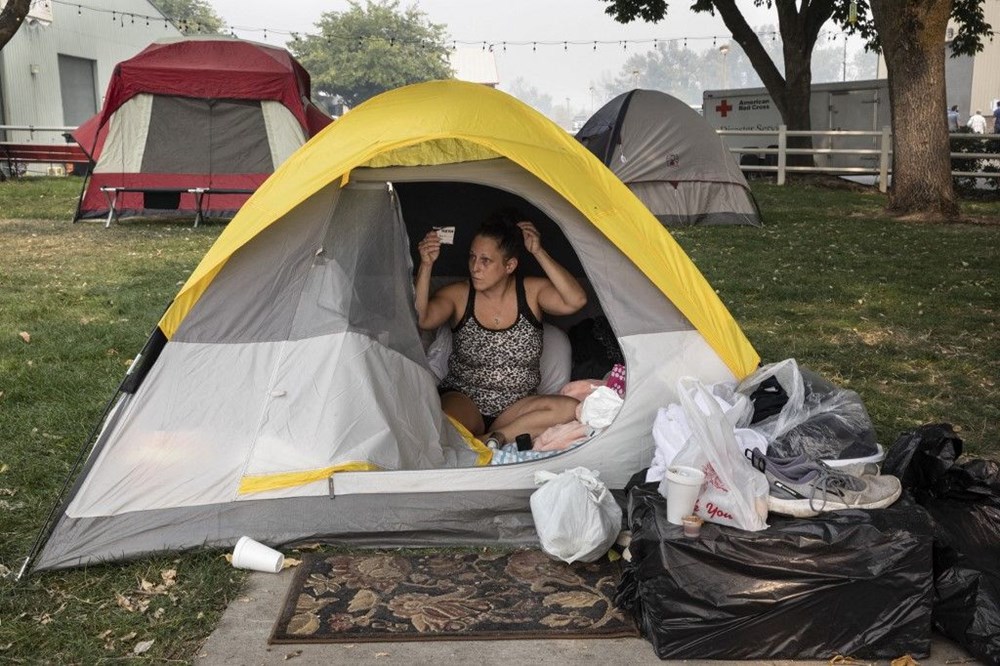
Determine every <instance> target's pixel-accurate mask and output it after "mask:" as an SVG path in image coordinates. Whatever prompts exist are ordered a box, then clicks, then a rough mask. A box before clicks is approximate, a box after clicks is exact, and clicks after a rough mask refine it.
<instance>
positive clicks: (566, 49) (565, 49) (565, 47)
mask: <svg viewBox="0 0 1000 666" xmlns="http://www.w3.org/2000/svg"><path fill="white" fill-rule="evenodd" d="M568 50H569V44H567V43H566V42H563V51H568Z"/></svg>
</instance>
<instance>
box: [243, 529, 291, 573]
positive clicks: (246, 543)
mask: <svg viewBox="0 0 1000 666" xmlns="http://www.w3.org/2000/svg"><path fill="white" fill-rule="evenodd" d="M284 564H285V556H284V555H282V554H281V553H279V552H278V551H276V550H275V549H273V548H269V547H267V546H265V545H264V544H262V543H260V542H258V541H254V540H253V539H251V538H250V537H248V536H242V537H240V540H239V541H237V542H236V547H235V548H233V566H234V567H236V568H237V569H252V570H253V571H263V572H265V573H278V572H279V571H281V567H282V566H284Z"/></svg>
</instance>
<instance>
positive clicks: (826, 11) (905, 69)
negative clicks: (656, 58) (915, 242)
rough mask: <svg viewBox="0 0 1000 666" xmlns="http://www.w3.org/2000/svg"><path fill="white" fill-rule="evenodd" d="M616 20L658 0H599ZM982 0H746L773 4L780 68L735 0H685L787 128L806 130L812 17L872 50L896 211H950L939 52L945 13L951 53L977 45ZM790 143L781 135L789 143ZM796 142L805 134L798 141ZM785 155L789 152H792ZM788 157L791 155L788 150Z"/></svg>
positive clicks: (654, 15) (661, 5)
mask: <svg viewBox="0 0 1000 666" xmlns="http://www.w3.org/2000/svg"><path fill="white" fill-rule="evenodd" d="M601 1H602V2H604V3H605V4H607V5H609V6H608V7H607V8H606V12H607V13H608V14H610V15H611V16H613V17H615V19H617V20H618V21H621V22H628V21H632V20H635V19H636V18H642V19H643V20H645V21H653V22H655V21H659V20H660V19H662V18H663V17H664V16H665V15H666V13H667V3H666V2H665V0H601ZM983 1H984V0H892V1H890V0H854V1H852V0H813V1H812V2H802V3H801V5H799V4H798V3H796V2H795V0H754V4H755V5H756V6H758V7H760V6H766V7H774V8H775V10H776V12H777V15H778V26H779V29H780V32H781V38H782V48H783V52H784V56H785V57H784V62H785V65H784V70H785V71H784V74H782V72H780V71H779V70H778V67H777V66H776V64H775V62H774V61H773V60H772V59H771V58H770V57H769V56H768V55H767V53H766V51H765V49H764V48H763V46H762V44H761V42H760V40H759V39H758V37H757V35H756V34H754V32H753V30H751V29H750V27H749V25H748V24H747V22H746V19H745V17H744V16H743V14H742V13H741V11H740V10H739V8H738V7H737V6H736V0H695V3H694V4H693V5H692V6H691V9H692V10H694V11H696V12H711V13H715V12H718V13H719V15H720V16H721V17H722V20H723V22H724V23H725V24H726V27H727V28H728V29H729V31H730V32H731V33H732V35H733V39H734V40H736V42H737V43H738V44H739V45H740V46H741V47H742V48H743V50H744V51H745V52H746V54H747V56H748V57H749V58H750V61H751V62H752V63H753V66H754V69H755V70H757V73H758V74H759V75H760V78H761V80H762V81H763V82H764V85H765V86H766V87H767V89H768V92H769V93H770V94H771V97H772V99H773V100H774V104H775V106H776V107H777V108H778V110H779V111H780V112H781V116H782V118H783V119H784V120H785V123H786V124H787V126H788V128H789V129H790V130H808V129H810V121H809V96H810V88H811V84H812V70H811V66H810V62H811V55H812V51H813V48H814V47H815V44H816V40H817V37H818V35H819V32H820V29H821V27H822V25H823V24H824V23H825V22H826V21H827V20H830V19H833V21H834V22H835V23H837V24H839V25H840V26H842V27H843V29H844V30H845V31H847V32H856V33H859V34H861V35H862V36H863V37H865V38H866V39H867V40H868V43H869V46H870V47H871V48H874V49H881V50H882V52H883V55H884V57H885V61H886V68H887V69H888V72H889V96H890V106H891V109H892V119H893V128H894V131H893V185H892V189H891V191H890V203H889V210H890V211H892V212H894V213H898V214H901V215H908V214H918V213H919V214H922V215H924V216H927V217H948V216H952V215H954V214H956V212H957V206H956V205H955V202H954V191H953V188H952V182H951V173H950V160H949V151H948V130H947V125H946V122H945V116H944V109H945V108H946V105H947V101H946V98H945V80H944V52H945V37H946V29H947V25H948V22H949V20H951V21H954V22H955V23H956V24H957V25H958V32H957V34H956V35H955V37H954V38H953V40H952V41H951V50H952V54H953V55H971V54H973V53H975V52H977V51H980V50H982V38H983V37H992V35H993V31H992V28H991V26H990V25H989V24H987V23H986V21H985V18H984V14H983V11H982V3H983ZM799 143H800V142H798V141H794V139H793V138H790V139H789V146H792V147H798V146H797V145H796V144H799ZM801 143H806V142H804V141H803V142H801ZM793 157H794V156H793ZM790 161H791V159H790Z"/></svg>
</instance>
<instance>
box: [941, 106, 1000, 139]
mask: <svg viewBox="0 0 1000 666" xmlns="http://www.w3.org/2000/svg"><path fill="white" fill-rule="evenodd" d="M994 115H996V114H995V113H994ZM948 131H949V132H957V131H958V104H955V105H954V106H952V107H951V108H950V109H948Z"/></svg>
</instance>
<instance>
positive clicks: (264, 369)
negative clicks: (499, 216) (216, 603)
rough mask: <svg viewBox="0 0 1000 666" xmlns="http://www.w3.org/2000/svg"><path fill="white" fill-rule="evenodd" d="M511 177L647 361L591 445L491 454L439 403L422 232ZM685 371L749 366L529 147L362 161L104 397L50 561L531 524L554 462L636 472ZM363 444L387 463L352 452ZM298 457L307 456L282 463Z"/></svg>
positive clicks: (503, 529) (429, 538)
mask: <svg viewBox="0 0 1000 666" xmlns="http://www.w3.org/2000/svg"><path fill="white" fill-rule="evenodd" d="M504 192H506V193H511V194H513V193H516V194H515V195H514V197H515V198H514V199H513V200H510V203H516V204H519V205H520V206H521V207H522V208H523V209H524V210H525V211H528V212H529V214H530V216H531V217H532V218H533V219H534V220H535V221H536V222H537V223H538V224H539V226H540V227H541V228H543V229H545V234H546V235H545V238H546V241H545V242H546V247H549V248H552V251H553V254H558V255H559V256H563V254H564V253H566V254H567V255H572V257H573V259H572V261H567V264H570V265H573V266H576V267H579V268H580V270H581V272H582V273H584V276H585V279H586V282H587V284H588V285H589V288H590V289H591V290H592V293H593V296H594V299H593V301H592V304H593V306H594V307H595V308H596V310H594V311H593V313H592V314H604V315H605V316H607V317H608V319H609V321H610V322H611V324H612V325H613V327H614V329H615V332H616V334H617V336H618V342H619V344H620V345H621V348H622V351H623V354H624V356H625V357H626V359H627V362H628V363H629V394H628V399H627V401H626V402H625V404H624V405H623V408H622V411H621V412H620V414H619V416H618V418H617V419H616V420H615V423H614V424H612V426H611V427H609V428H608V429H607V430H606V431H604V432H603V433H601V434H600V435H598V436H597V437H595V438H594V439H593V440H592V441H591V442H588V443H587V444H586V445H584V446H581V447H578V448H576V449H573V450H570V451H567V452H564V453H562V454H560V455H558V456H553V457H550V458H544V459H540V460H537V461H533V462H528V463H521V464H516V465H500V466H482V463H481V462H477V459H476V452H475V451H474V450H471V449H469V448H468V446H467V445H466V443H465V442H464V440H463V439H462V438H461V437H460V435H459V433H458V432H457V431H456V430H455V429H454V428H453V427H452V426H451V425H449V423H448V421H447V419H446V418H445V417H444V415H443V414H442V413H441V411H440V403H439V400H438V397H437V392H436V390H435V384H436V380H435V377H434V375H433V373H432V372H431V370H430V367H429V365H428V361H427V359H426V357H425V355H424V352H423V350H422V347H421V346H420V342H419V337H418V331H417V327H416V321H415V311H414V309H413V306H412V302H413V295H412V271H413V264H412V259H411V257H410V251H411V247H412V245H413V243H412V240H413V239H415V238H421V237H422V236H423V234H425V233H426V229H427V225H430V224H454V225H456V226H457V227H459V232H458V233H457V234H456V236H458V237H463V238H464V237H466V236H467V235H468V234H469V233H470V231H471V230H474V229H475V228H476V226H477V225H478V222H479V221H480V220H481V219H484V218H485V216H486V215H487V214H488V212H489V211H490V209H491V208H492V207H493V206H495V205H497V204H499V203H506V202H508V195H504V194H502V193H504ZM476 202H478V204H477V203H476ZM462 254H464V253H462ZM682 375H693V376H698V377H700V378H702V379H703V380H704V381H706V382H709V383H712V382H716V381H722V380H727V379H732V377H733V375H732V373H731V371H730V370H729V369H728V368H727V367H726V366H725V364H724V363H723V362H722V361H721V359H720V358H719V357H718V356H717V354H716V353H715V352H714V351H713V350H712V349H711V348H710V347H709V346H708V345H707V343H706V342H705V340H704V338H703V337H702V335H701V334H700V333H699V332H698V331H697V330H695V329H694V327H693V325H692V324H691V322H690V321H689V320H688V319H687V318H686V317H684V316H683V315H682V314H681V313H680V311H679V310H678V309H677V308H676V306H674V305H673V304H672V303H671V302H670V301H669V300H668V299H665V298H664V296H663V294H662V293H661V292H660V291H659V290H657V289H656V288H655V286H654V285H653V284H652V283H651V282H650V281H649V279H648V278H646V277H645V276H644V275H643V274H642V273H641V271H640V270H639V269H638V268H637V267H636V266H635V264H634V263H633V262H632V261H631V260H630V259H629V258H628V257H626V256H625V255H624V254H623V253H622V252H621V251H620V250H618V249H617V248H615V247H614V246H613V245H612V244H610V243H609V242H608V241H607V239H606V238H604V237H603V236H602V235H601V233H600V232H599V231H598V230H597V229H595V228H594V227H593V225H591V224H589V223H588V222H587V220H586V219H585V218H584V217H583V216H582V214H581V213H580V212H579V211H578V210H577V209H575V208H573V207H572V206H571V205H570V204H569V203H568V202H567V201H566V200H565V199H563V198H562V197H560V196H559V195H558V194H557V193H555V192H554V191H553V190H551V189H550V188H548V187H547V186H545V185H544V184H543V183H541V182H540V181H539V180H538V179H537V178H536V177H534V176H533V175H531V174H530V173H528V172H527V171H525V170H524V169H523V168H521V167H519V166H518V165H516V164H514V163H512V162H510V161H508V160H506V159H494V160H486V161H478V162H469V163H460V164H452V165H436V166H418V167H389V168H380V169H366V168H360V169H357V170H355V171H354V172H353V173H352V176H351V183H350V184H349V185H348V186H346V187H341V186H340V185H339V183H338V182H332V183H330V185H329V186H327V187H325V188H323V189H321V190H320V191H319V192H317V193H316V194H315V195H314V196H313V197H311V198H310V199H308V200H306V201H304V202H303V203H302V204H301V205H299V206H298V207H297V208H296V209H294V210H293V211H292V212H291V213H289V214H288V216H287V217H286V218H285V219H283V220H282V222H281V223H280V224H275V225H274V226H272V227H269V228H268V229H266V230H265V231H263V232H262V233H260V234H259V235H257V236H256V237H255V238H254V239H253V240H252V241H251V242H249V243H247V244H246V245H245V246H244V247H243V248H242V249H241V250H240V251H239V252H237V253H235V254H234V255H233V256H232V257H231V258H230V260H229V261H228V262H227V263H226V264H225V266H224V267H223V268H222V269H221V271H220V273H219V275H218V277H216V279H215V280H213V282H212V283H211V285H209V287H208V289H207V290H206V292H205V294H204V295H203V296H202V298H201V299H200V300H199V301H198V303H197V304H196V305H195V306H194V308H193V309H192V311H191V312H190V314H189V315H188V317H187V318H186V319H185V320H184V322H183V324H182V325H181V326H180V328H179V329H178V330H177V332H176V334H175V335H174V336H173V337H172V339H170V340H169V341H167V342H166V343H165V346H164V347H163V350H162V352H161V353H160V354H159V356H158V357H157V359H156V361H155V364H153V366H152V368H151V369H150V371H149V373H148V375H147V376H146V377H145V379H144V381H142V383H141V385H140V386H139V387H138V388H137V389H136V390H135V393H134V394H125V395H123V396H122V397H121V399H120V400H119V401H118V402H117V404H116V405H115V407H114V409H113V410H112V411H111V412H110V413H109V415H108V417H107V418H106V419H105V423H104V427H103V428H102V429H101V434H100V435H99V437H98V439H97V441H96V443H95V445H94V449H93V451H92V453H91V455H90V457H89V459H88V461H87V464H86V466H85V468H84V470H83V472H82V474H81V475H80V477H79V479H78V481H77V483H76V484H75V486H74V487H73V489H72V491H71V493H70V494H69V497H68V498H67V501H66V503H65V505H64V507H63V510H62V511H61V512H60V518H59V519H58V521H57V524H56V526H55V528H54V530H53V532H52V534H51V536H50V537H49V539H48V540H47V542H46V544H45V546H44V548H43V549H42V551H41V552H40V554H39V556H38V558H37V560H36V562H35V569H36V570H44V569H58V568H63V567H71V566H80V565H86V564H90V563H95V562H102V561H109V560H118V559H126V558H134V557H141V556H143V555H147V554H149V553H154V552H159V551H162V550H167V549H169V550H185V549H189V548H197V547H202V546H211V547H228V546H232V544H233V543H235V542H236V540H237V539H238V538H239V537H240V535H242V534H252V535H253V537H254V538H255V539H258V540H260V541H263V542H265V543H268V544H271V545H276V546H277V545H282V544H291V543H296V542H301V541H308V540H311V539H323V540H330V541H335V542H338V543H354V544H362V545H364V544H380V545H408V546H413V545H418V544H422V545H458V544H483V543H506V544H525V543H532V542H533V541H534V540H535V539H537V537H536V536H535V534H534V530H533V523H532V522H531V520H530V512H529V511H527V498H528V497H529V496H530V493H531V490H532V489H533V488H534V486H535V483H534V472H536V471H540V470H548V471H553V472H559V471H562V470H564V469H568V468H571V467H576V466H585V467H588V468H590V469H599V470H601V479H602V480H603V481H605V482H606V483H608V484H609V486H611V487H622V486H624V484H625V483H626V482H627V480H628V478H629V477H630V476H631V475H632V474H633V473H634V472H635V470H637V469H641V468H642V467H644V466H645V465H648V463H649V460H650V458H651V455H652V448H653V444H652V436H651V431H650V422H651V415H652V414H654V413H655V411H656V409H657V408H658V407H659V406H660V405H662V404H664V403H665V402H668V401H669V400H670V399H671V396H672V395H673V394H674V391H675V379H676V377H678V376H682ZM350 461H370V462H372V463H373V464H375V465H376V466H377V469H378V470H382V471H375V470H370V471H363V470H360V469H359V470H357V471H354V470H352V468H350V467H348V468H346V469H345V470H344V471H335V470H336V469H338V466H341V465H343V464H344V463H349V462H350ZM289 469H292V470H298V471H300V472H301V473H302V474H305V475H306V478H304V479H303V480H302V481H301V483H297V484H296V485H290V486H287V487H286V486H282V485H280V484H278V485H275V484H274V480H275V479H278V480H280V478H281V476H282V474H284V473H285V470H289ZM334 471H335V473H334ZM122 479H129V480H130V482H129V483H122ZM165 479H167V480H170V482H168V483H164V482H163V481H164V480H165ZM259 484H262V485H259Z"/></svg>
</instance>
